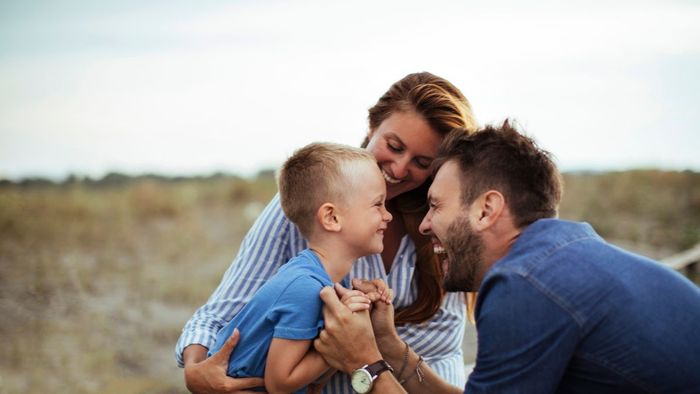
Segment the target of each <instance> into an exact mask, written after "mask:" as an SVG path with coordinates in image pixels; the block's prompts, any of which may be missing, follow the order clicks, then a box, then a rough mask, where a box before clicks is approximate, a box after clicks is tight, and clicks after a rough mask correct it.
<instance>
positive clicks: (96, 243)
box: [0, 171, 700, 393]
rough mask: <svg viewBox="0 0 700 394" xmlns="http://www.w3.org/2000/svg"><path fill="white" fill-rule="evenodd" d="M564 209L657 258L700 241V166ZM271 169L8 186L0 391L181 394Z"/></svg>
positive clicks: (578, 185) (606, 187)
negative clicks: (187, 334) (197, 328)
mask: <svg viewBox="0 0 700 394" xmlns="http://www.w3.org/2000/svg"><path fill="white" fill-rule="evenodd" d="M565 182H566V194H565V199H564V201H563V203H562V207H561V216H562V217H563V218H570V219H576V220H586V221H589V222H590V223H592V224H593V225H594V226H595V227H596V228H597V229H598V230H599V231H600V232H601V234H602V235H603V236H604V237H606V238H607V239H609V240H611V241H613V242H615V243H618V244H620V245H623V246H625V247H628V248H631V249H634V250H636V251H639V252H641V253H643V254H647V255H650V256H652V257H664V256H666V255H669V254H672V253H674V252H677V251H680V250H683V249H685V248H688V247H690V246H692V245H694V244H696V243H698V242H700V174H698V173H691V172H658V171H633V172H623V173H606V174H568V175H566V177H565ZM274 192H275V185H274V181H273V180H272V178H271V177H270V176H269V174H267V176H264V177H261V178H259V179H256V180H245V179H239V178H235V177H225V176H217V177H211V178H201V179H179V180H165V179H162V178H157V177H142V178H139V179H127V178H125V177H119V176H111V177H108V178H106V179H105V180H103V181H102V182H85V181H79V180H76V179H72V180H70V181H69V182H66V183H63V184H60V185H56V184H49V183H46V182H41V181H33V182H25V183H24V184H9V183H5V184H2V185H0V315H1V316H2V320H0V335H2V337H3V338H4V339H5V340H4V341H2V342H0V352H1V354H3V355H4V357H2V358H0V393H45V392H61V393H182V392H185V389H184V386H183V384H182V370H180V369H178V368H176V367H175V365H174V360H173V355H172V352H173V346H174V343H175V341H176V340H177V337H178V336H179V332H180V329H181V328H182V325H183V324H184V322H185V321H186V320H187V318H188V317H189V316H190V315H191V313H192V312H193V311H194V309H195V308H196V307H197V306H199V305H201V304H202V303H203V302H204V301H206V298H207V297H208V295H209V294H210V293H211V291H212V290H213V288H214V286H215V285H216V284H217V283H218V281H219V279H220V278H221V275H222V274H223V272H224V270H225V269H226V268H227V267H228V264H229V263H230V261H231V259H232V258H233V256H234V255H235V253H236V249H237V248H238V245H239V243H240V240H241V239H242V237H243V235H244V234H245V232H246V231H247V229H248V228H249V227H250V225H251V224H252V221H253V220H254V219H255V217H256V216H257V214H258V213H259V212H260V210H261V209H262V207H263V206H264V204H266V203H267V201H268V200H269V199H270V197H271V196H272V195H273V194H274Z"/></svg>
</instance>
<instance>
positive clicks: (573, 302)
mask: <svg viewBox="0 0 700 394" xmlns="http://www.w3.org/2000/svg"><path fill="white" fill-rule="evenodd" d="M476 319H477V322H476V326H477V332H478V336H479V349H478V354H477V359H476V366H475V368H474V371H473V372H472V374H471V376H470V377H469V382H468V384H467V387H466V389H465V392H467V393H554V392H556V393H630V392H633V393H636V392H649V393H698V392H700V340H698V338H697V337H698V333H700V289H698V287H697V286H696V285H694V284H693V283H692V282H690V281H689V280H688V279H686V278H684V277H682V276H681V275H680V274H678V273H677V272H673V271H672V270H670V269H668V268H666V267H664V266H662V265H661V264H659V263H657V262H654V261H652V260H649V259H647V258H644V257H641V256H638V255H634V254H632V253H629V252H626V251H624V250H622V249H619V248H617V247H614V246H612V245H610V244H608V243H606V242H605V241H604V240H603V239H602V238H600V237H599V236H598V235H597V234H596V233H595V232H594V231H593V229H592V228H591V227H590V226H589V225H587V224H584V223H573V222H567V221H563V220H557V219H542V220H538V221H536V222H535V223H533V224H531V225H530V226H528V227H527V228H526V229H525V230H524V231H523V232H522V234H521V235H520V236H519V237H518V239H517V241H516V242H515V244H514V245H513V247H512V248H511V250H510V252H509V253H508V255H506V256H505V257H503V258H502V259H501V260H499V261H497V262H496V263H495V264H494V265H493V266H492V267H491V269H490V270H489V271H488V272H487V273H486V276H485V277H484V280H483V282H482V284H481V287H480V288H479V296H478V300H477V306H476Z"/></svg>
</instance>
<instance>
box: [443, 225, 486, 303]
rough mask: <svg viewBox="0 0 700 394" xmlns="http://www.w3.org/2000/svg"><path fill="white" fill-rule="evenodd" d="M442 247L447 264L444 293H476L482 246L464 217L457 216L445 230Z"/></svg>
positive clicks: (477, 235)
mask: <svg viewBox="0 0 700 394" xmlns="http://www.w3.org/2000/svg"><path fill="white" fill-rule="evenodd" d="M443 246H444V247H445V250H446V251H447V256H448V259H449V263H448V266H447V274H446V275H445V279H444V280H443V286H444V288H445V290H446V291H477V290H479V283H477V278H476V275H477V270H478V268H479V267H480V266H481V264H482V263H481V255H482V252H483V249H484V244H483V240H482V238H481V236H480V235H479V234H477V233H476V232H474V229H472V226H471V224H469V219H468V218H467V216H466V215H460V216H458V217H457V218H456V219H455V220H454V222H452V224H450V226H449V228H448V229H447V237H445V242H443Z"/></svg>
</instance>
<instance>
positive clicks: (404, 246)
mask: <svg viewBox="0 0 700 394" xmlns="http://www.w3.org/2000/svg"><path fill="white" fill-rule="evenodd" d="M457 127H461V128H464V129H467V130H474V129H476V122H475V120H474V118H473V115H472V111H471V107H470V105H469V102H468V101H467V99H466V98H465V97H464V95H463V94H462V93H461V92H460V91H459V90H458V89H457V88H456V87H454V86H453V85H452V84H451V83H449V82H448V81H447V80H445V79H443V78H440V77H437V76H435V75H432V74H430V73H425V72H423V73H416V74H409V75H407V76H406V77H404V78H403V79H401V80H399V81H398V82H396V83H394V84H393V85H392V86H391V87H390V88H389V90H388V91H387V92H386V93H385V94H384V95H383V96H382V97H381V98H380V99H379V100H378V101H377V103H376V104H375V105H374V106H373V107H372V108H370V110H369V133H368V134H367V137H366V138H365V141H364V143H363V144H362V146H363V147H365V148H366V149H367V150H369V151H370V152H372V154H373V155H374V156H375V157H376V159H377V162H378V164H379V167H380V169H381V171H382V174H383V176H384V179H385V180H386V183H387V209H388V210H389V212H391V214H392V216H393V217H394V219H393V220H392V221H391V222H390V223H389V228H388V229H387V230H386V231H385V233H384V251H383V252H382V253H381V255H372V256H367V257H365V258H362V259H360V260H359V261H358V263H357V264H355V265H354V266H353V269H352V271H351V273H350V275H349V278H370V279H374V278H379V279H382V280H384V281H385V282H387V284H388V285H389V287H391V288H392V289H393V290H394V292H395V296H394V297H395V298H394V305H395V307H396V308H397V312H396V317H395V323H396V325H397V331H398V333H399V335H400V336H401V338H402V339H403V340H404V341H405V342H406V343H407V345H408V346H410V347H411V348H412V349H413V350H414V351H415V352H416V353H417V354H420V355H421V356H422V357H423V359H424V360H425V362H426V363H427V364H428V365H430V366H431V367H432V369H433V370H435V371H436V372H437V373H438V374H439V375H441V376H442V378H443V379H445V380H446V381H448V382H450V383H452V384H454V385H456V386H463V385H464V381H465V377H464V365H463V360H462V350H461V341H462V336H461V333H462V332H463V331H464V323H465V308H464V297H463V296H462V295H461V294H458V293H450V294H445V293H444V292H443V290H442V288H441V282H442V272H441V268H440V264H439V262H438V261H437V258H436V256H434V255H433V251H432V246H431V244H430V242H429V239H428V238H426V237H425V236H423V235H421V234H420V233H419V232H418V225H419V224H420V222H421V220H422V218H423V216H424V215H425V213H426V212H427V206H426V193H427V190H428V187H429V182H430V181H429V175H430V164H431V162H432V160H433V158H434V157H435V155H436V153H437V149H438V145H439V144H440V142H441V141H442V138H443V136H444V135H446V134H447V133H448V132H449V131H450V130H452V129H454V128H457ZM305 247H306V243H305V241H304V240H303V238H302V237H301V235H300V233H299V230H298V229H297V228H296V227H295V226H294V225H293V224H292V223H290V222H289V220H287V218H285V217H284V214H283V213H282V209H281V207H280V204H279V198H278V197H277V196H276V197H275V198H273V199H272V201H271V202H270V204H269V205H268V206H267V208H265V210H264V211H263V213H262V214H261V216H260V217H259V218H258V220H257V221H256V222H255V224H254V225H253V227H252V228H251V230H250V231H249V232H248V234H247V235H246V237H245V239H244V240H243V243H242V244H241V248H240V250H239V252H238V256H237V257H236V259H235V260H234V261H233V263H232V264H231V266H230V267H229V269H228V270H227V271H226V274H225V275H224V278H223V280H222V281H221V283H220V284H219V286H218V288H217V289H216V290H215V291H214V293H213V294H212V296H211V297H210V298H209V300H208V301H207V303H206V304H205V305H204V306H202V307H201V308H199V309H198V310H197V311H196V312H195V314H194V315H193V316H192V318H191V319H190V320H189V321H188V322H187V324H186V325H185V328H184V329H183V332H182V335H181V336H180V339H179V341H178V343H177V346H176V349H175V353H176V358H177V361H178V365H180V366H183V365H184V366H185V380H186V383H187V386H188V388H190V390H192V391H195V392H198V391H202V392H205V391H207V390H210V391H211V392H216V391H215V390H212V389H213V387H211V386H215V385H218V384H219V383H220V382H221V381H222V380H223V379H225V377H224V376H221V374H222V373H223V372H222V371H215V370H213V368H211V367H209V366H206V365H207V364H206V363H205V364H200V363H201V362H202V361H203V360H204V359H205V357H206V352H207V349H208V348H209V347H210V346H211V345H212V344H213V343H214V341H215V337H216V333H217V332H218V330H219V329H220V328H221V327H222V326H223V325H225V324H226V323H227V322H228V321H229V320H231V318H232V317H233V316H234V315H235V314H236V313H237V312H238V310H240V308H241V307H242V306H243V305H244V304H245V303H246V302H247V301H248V300H249V299H250V297H251V296H252V295H253V294H254V293H255V291H256V290H257V289H258V288H259V287H260V286H261V285H262V284H263V283H264V282H265V281H266V280H267V279H268V278H269V277H270V276H271V275H272V274H273V273H274V272H276V271H277V269H278V268H279V267H280V266H281V265H282V264H284V263H285V262H287V261H288V260H289V259H290V258H291V257H293V256H295V255H296V254H297V253H298V252H299V251H301V250H303V249H304V248H305ZM244 334H245V333H244ZM205 366H206V367H205ZM212 379H213V380H214V381H215V382H216V383H211V381H212ZM324 392H328V393H352V392H353V391H352V388H351V386H350V382H349V378H348V377H347V376H346V375H344V374H336V375H335V376H333V378H331V380H330V381H329V382H328V383H327V385H326V386H325V388H324Z"/></svg>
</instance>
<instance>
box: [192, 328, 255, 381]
mask: <svg viewBox="0 0 700 394" xmlns="http://www.w3.org/2000/svg"><path fill="white" fill-rule="evenodd" d="M239 339H240V334H239V332H238V329H235V330H233V334H231V337H229V339H227V340H226V342H225V343H224V345H223V346H222V347H221V349H220V350H219V351H218V352H216V353H214V355H212V356H211V357H209V358H206V359H204V360H202V361H199V362H186V363H185V385H186V386H187V389H188V390H189V391H190V392H192V393H213V394H215V393H229V394H231V393H234V394H235V393H254V391H245V390H246V389H251V388H254V387H263V386H264V385H265V382H264V380H263V379H262V378H236V379H234V378H232V377H230V376H227V375H226V371H227V370H228V359H229V357H230V356H231V353H232V352H233V349H234V348H235V347H236V344H238V340H239Z"/></svg>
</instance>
